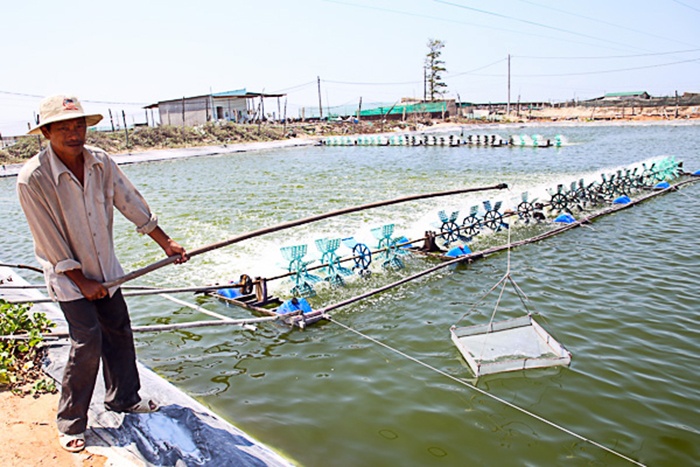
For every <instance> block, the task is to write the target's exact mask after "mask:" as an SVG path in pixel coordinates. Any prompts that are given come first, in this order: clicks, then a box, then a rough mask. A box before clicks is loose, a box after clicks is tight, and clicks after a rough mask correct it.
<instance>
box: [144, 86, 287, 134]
mask: <svg viewBox="0 0 700 467" xmlns="http://www.w3.org/2000/svg"><path fill="white" fill-rule="evenodd" d="M285 95H286V94H264V93H260V92H248V91H246V90H245V89H237V90H235V91H226V92H218V93H212V94H204V95H201V96H193V97H181V98H179V99H170V100H166V101H160V102H157V103H155V104H150V105H147V106H146V107H144V108H145V109H146V110H151V111H153V110H154V109H158V115H159V117H160V124H161V125H175V126H180V125H185V126H196V125H203V124H205V123H207V122H212V121H228V122H236V123H246V122H251V121H260V120H262V121H265V120H268V119H269V118H268V117H267V116H266V113H265V99H267V98H277V99H278V101H277V104H279V98H280V97H284V96H285ZM278 107H279V105H276V106H275V108H278ZM270 114H271V115H273V116H274V119H275V120H280V119H281V118H284V116H280V115H277V112H275V111H273V112H271V113H270ZM151 120H152V123H153V126H155V117H152V118H151Z"/></svg>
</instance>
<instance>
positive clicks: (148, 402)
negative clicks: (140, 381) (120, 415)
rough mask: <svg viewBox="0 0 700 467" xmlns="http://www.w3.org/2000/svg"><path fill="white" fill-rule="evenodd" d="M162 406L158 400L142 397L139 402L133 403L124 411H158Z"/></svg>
mask: <svg viewBox="0 0 700 467" xmlns="http://www.w3.org/2000/svg"><path fill="white" fill-rule="evenodd" d="M158 409H160V407H159V406H158V404H156V402H155V401H154V400H152V399H141V400H140V401H139V402H137V403H136V404H134V405H132V406H131V407H129V408H128V409H126V410H123V412H124V413H152V412H157V411H158Z"/></svg>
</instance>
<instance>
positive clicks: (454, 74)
mask: <svg viewBox="0 0 700 467" xmlns="http://www.w3.org/2000/svg"><path fill="white" fill-rule="evenodd" d="M506 60H507V59H506V58H502V59H500V60H496V61H495V62H493V63H489V64H488V65H484V66H481V67H479V68H474V69H473V70H469V71H462V72H460V73H450V74H448V75H447V76H446V78H454V77H455V76H462V75H470V74H472V73H474V72H476V71H479V70H483V69H486V68H490V67H492V66H494V65H498V64H499V63H503V62H505V61H506ZM485 76H489V75H485ZM491 76H493V75H491ZM499 76H500V75H499Z"/></svg>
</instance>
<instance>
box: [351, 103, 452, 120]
mask: <svg viewBox="0 0 700 467" xmlns="http://www.w3.org/2000/svg"><path fill="white" fill-rule="evenodd" d="M446 111H447V104H446V103H445V102H420V103H418V104H399V105H395V106H393V107H376V108H374V109H367V110H363V111H361V112H360V117H371V116H376V115H403V114H404V113H406V114H412V113H437V112H446Z"/></svg>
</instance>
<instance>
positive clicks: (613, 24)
mask: <svg viewBox="0 0 700 467" xmlns="http://www.w3.org/2000/svg"><path fill="white" fill-rule="evenodd" d="M519 1H521V2H523V3H527V4H530V5H534V6H538V7H540V8H545V9H547V10H552V11H557V12H559V13H564V14H565V15H571V16H574V17H576V18H583V19H586V20H588V21H593V22H595V23H600V24H605V25H608V26H613V27H615V28H618V29H624V30H627V31H631V32H635V33H637V34H643V35H645V36H649V37H655V38H657V39H664V40H667V41H672V42H677V43H679V44H685V45H689V44H688V43H687V42H683V41H679V40H676V39H671V38H668V37H663V36H659V35H657V34H652V33H650V32H649V31H640V30H638V29H634V28H630V27H627V26H623V25H621V24H615V23H611V22H610V21H605V20H602V19H600V18H593V17H590V16H586V15H582V14H579V13H573V12H570V11H567V10H563V9H561V8H556V7H552V6H549V5H542V4H539V3H537V2H533V1H531V0H519ZM678 3H680V2H678ZM686 6H687V5H686ZM689 8H692V7H689ZM691 45H695V44H691Z"/></svg>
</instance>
